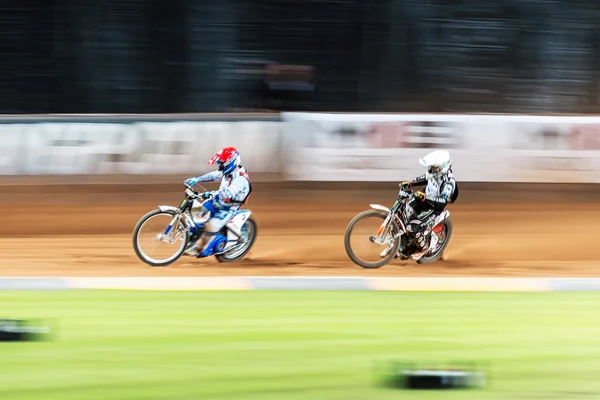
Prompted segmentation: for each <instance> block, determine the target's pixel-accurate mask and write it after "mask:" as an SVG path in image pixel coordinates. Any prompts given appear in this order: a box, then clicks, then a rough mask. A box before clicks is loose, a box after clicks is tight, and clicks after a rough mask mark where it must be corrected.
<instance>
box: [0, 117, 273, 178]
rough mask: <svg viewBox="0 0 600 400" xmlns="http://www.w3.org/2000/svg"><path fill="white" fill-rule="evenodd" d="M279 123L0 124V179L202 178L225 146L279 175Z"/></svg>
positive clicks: (249, 163)
mask: <svg viewBox="0 0 600 400" xmlns="http://www.w3.org/2000/svg"><path fill="white" fill-rule="evenodd" d="M280 131H281V129H280V123H279V122H277V121H241V122H212V121H210V122H204V121H195V122H133V123H53V122H42V123H27V124H2V123H1V121H0V143H2V146H1V147H0V174H2V175H17V174H22V175H39V174H173V173H190V174H202V173H205V172H208V171H210V170H212V169H214V167H211V166H209V165H208V164H207V162H208V160H209V159H210V158H211V157H212V156H213V154H214V153H215V152H216V151H217V150H218V149H220V148H221V147H225V146H234V147H236V148H237V149H238V150H239V151H240V153H241V155H242V162H243V163H244V165H245V166H247V168H248V169H249V170H250V171H253V172H269V173H273V172H278V170H279V169H280V161H279V148H280Z"/></svg>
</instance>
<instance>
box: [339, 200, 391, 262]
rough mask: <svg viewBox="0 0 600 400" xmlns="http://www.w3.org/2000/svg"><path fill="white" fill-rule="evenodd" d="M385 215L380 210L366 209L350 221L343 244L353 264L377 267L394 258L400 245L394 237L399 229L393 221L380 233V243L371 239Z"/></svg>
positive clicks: (375, 234)
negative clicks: (385, 230)
mask: <svg viewBox="0 0 600 400" xmlns="http://www.w3.org/2000/svg"><path fill="white" fill-rule="evenodd" d="M387 216H388V214H387V213H384V212H382V211H377V210H367V211H363V212H362V213H360V214H358V215H357V216H356V217H354V218H353V219H352V221H350V223H349V224H348V228H346V234H345V235H344V246H345V248H346V253H347V254H348V257H350V259H351V260H352V261H353V262H354V263H355V264H357V265H360V266H361V267H363V268H379V267H382V266H384V265H386V264H388V263H389V262H390V261H391V260H392V259H393V258H394V255H395V254H396V253H397V252H398V247H399V246H400V240H399V238H397V237H395V236H396V234H397V233H398V232H399V231H400V229H399V227H398V225H397V224H396V222H395V221H392V223H390V224H389V227H388V231H387V232H385V233H383V234H382V237H383V240H382V241H381V242H380V243H377V241H374V240H373V239H374V238H375V237H376V236H377V231H378V230H379V228H380V227H381V225H382V223H383V222H384V220H385V218H386V217H387Z"/></svg>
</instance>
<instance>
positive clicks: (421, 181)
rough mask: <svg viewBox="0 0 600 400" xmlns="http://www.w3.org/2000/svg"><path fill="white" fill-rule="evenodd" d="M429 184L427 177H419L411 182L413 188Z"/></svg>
mask: <svg viewBox="0 0 600 400" xmlns="http://www.w3.org/2000/svg"><path fill="white" fill-rule="evenodd" d="M426 183H427V178H426V177H425V175H421V176H417V177H416V178H415V179H413V180H412V181H410V185H411V186H420V185H424V184H426Z"/></svg>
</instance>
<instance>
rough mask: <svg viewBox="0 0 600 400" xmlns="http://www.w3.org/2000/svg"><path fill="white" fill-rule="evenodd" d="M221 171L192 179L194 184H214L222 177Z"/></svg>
mask: <svg viewBox="0 0 600 400" xmlns="http://www.w3.org/2000/svg"><path fill="white" fill-rule="evenodd" d="M222 176H223V175H222V173H221V171H212V172H208V173H206V174H204V175H200V176H197V177H195V178H194V180H195V181H196V182H214V181H218V180H219V179H221V177H222Z"/></svg>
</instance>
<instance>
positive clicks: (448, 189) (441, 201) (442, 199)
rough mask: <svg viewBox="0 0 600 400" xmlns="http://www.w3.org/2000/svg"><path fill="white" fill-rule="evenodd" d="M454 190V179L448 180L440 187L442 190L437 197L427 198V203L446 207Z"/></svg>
mask: <svg viewBox="0 0 600 400" xmlns="http://www.w3.org/2000/svg"><path fill="white" fill-rule="evenodd" d="M455 188H456V182H455V181H454V179H450V180H449V181H447V182H444V184H443V185H442V190H441V191H440V195H439V196H429V197H427V201H430V202H432V203H434V204H437V205H443V206H445V205H447V204H448V202H449V201H450V197H451V196H452V193H454V189H455Z"/></svg>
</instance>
